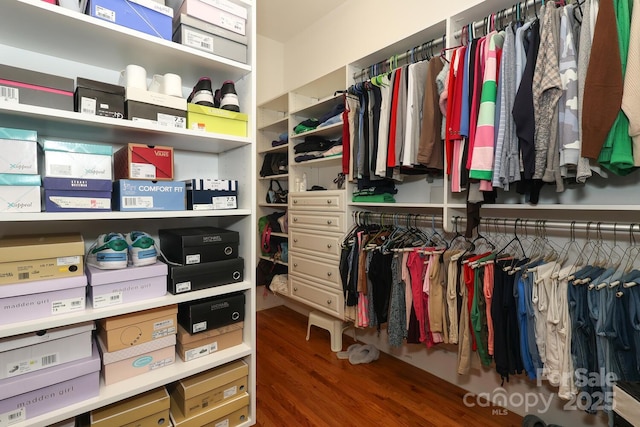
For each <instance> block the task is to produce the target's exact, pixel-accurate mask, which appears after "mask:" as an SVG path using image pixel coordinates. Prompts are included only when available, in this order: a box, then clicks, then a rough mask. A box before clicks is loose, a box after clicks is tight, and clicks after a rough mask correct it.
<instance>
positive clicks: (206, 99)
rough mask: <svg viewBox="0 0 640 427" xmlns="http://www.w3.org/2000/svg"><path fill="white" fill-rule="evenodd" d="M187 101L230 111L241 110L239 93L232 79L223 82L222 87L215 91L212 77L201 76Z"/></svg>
mask: <svg viewBox="0 0 640 427" xmlns="http://www.w3.org/2000/svg"><path fill="white" fill-rule="evenodd" d="M187 102H189V103H191V104H198V105H205V106H207V107H214V108H221V109H223V110H229V111H235V112H239V111H240V103H239V102H238V94H237V93H236V87H235V84H234V83H233V82H232V81H231V80H227V81H225V82H224V83H222V87H221V88H220V89H216V91H215V94H214V92H213V86H212V85H211V79H210V78H208V77H201V78H200V80H198V83H196V85H195V86H194V87H193V90H192V91H191V94H190V95H189V97H188V98H187Z"/></svg>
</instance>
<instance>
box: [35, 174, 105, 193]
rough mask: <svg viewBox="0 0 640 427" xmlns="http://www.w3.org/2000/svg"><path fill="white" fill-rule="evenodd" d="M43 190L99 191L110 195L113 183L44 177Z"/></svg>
mask: <svg viewBox="0 0 640 427" xmlns="http://www.w3.org/2000/svg"><path fill="white" fill-rule="evenodd" d="M42 186H43V187H44V189H45V190H62V191H99V192H109V193H111V191H112V189H113V181H111V180H110V179H87V178H60V177H54V176H45V177H43V178H42Z"/></svg>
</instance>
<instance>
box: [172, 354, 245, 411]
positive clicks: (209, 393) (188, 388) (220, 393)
mask: <svg viewBox="0 0 640 427" xmlns="http://www.w3.org/2000/svg"><path fill="white" fill-rule="evenodd" d="M248 375H249V366H248V365H247V364H246V363H245V362H244V361H242V360H237V361H235V362H231V363H227V364H225V365H222V366H219V367H217V368H215V369H210V370H208V371H204V372H201V373H199V374H196V375H193V376H190V377H188V378H183V379H181V380H180V381H177V382H176V383H174V384H172V385H171V386H170V387H169V392H170V395H171V398H172V401H171V403H172V406H171V411H175V409H178V410H179V411H180V413H182V415H184V416H185V417H186V418H191V417H193V416H195V415H198V414H200V413H202V412H205V411H206V410H207V409H209V408H212V407H215V406H219V405H220V404H221V403H222V402H225V401H228V400H231V399H233V398H234V397H236V396H238V395H241V394H242V393H245V392H246V391H247V381H248Z"/></svg>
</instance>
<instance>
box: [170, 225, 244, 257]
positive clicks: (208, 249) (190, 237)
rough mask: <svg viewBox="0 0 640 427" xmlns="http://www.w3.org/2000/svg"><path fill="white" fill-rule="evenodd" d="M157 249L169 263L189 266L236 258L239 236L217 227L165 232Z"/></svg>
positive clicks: (174, 229) (231, 231) (172, 229)
mask: <svg viewBox="0 0 640 427" xmlns="http://www.w3.org/2000/svg"><path fill="white" fill-rule="evenodd" d="M158 235H159V237H160V249H162V253H163V254H164V256H166V257H167V259H168V260H169V261H171V262H174V263H178V264H183V265H191V264H202V263H208V262H212V261H220V260H226V259H231V258H237V256H238V245H239V242H240V234H239V233H238V232H237V231H233V230H226V229H224V228H218V227H188V228H165V229H160V230H159V231H158Z"/></svg>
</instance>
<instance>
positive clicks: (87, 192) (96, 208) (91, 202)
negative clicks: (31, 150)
mask: <svg viewBox="0 0 640 427" xmlns="http://www.w3.org/2000/svg"><path fill="white" fill-rule="evenodd" d="M42 184H43V185H42V186H43V188H44V194H43V199H44V210H45V211H47V212H108V211H111V192H112V187H113V185H112V182H111V180H109V179H85V178H54V177H45V178H43V179H42Z"/></svg>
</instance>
